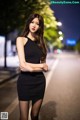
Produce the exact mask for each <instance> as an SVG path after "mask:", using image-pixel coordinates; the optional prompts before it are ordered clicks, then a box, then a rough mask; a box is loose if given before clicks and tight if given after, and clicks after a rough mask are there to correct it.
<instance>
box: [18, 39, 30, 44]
mask: <svg viewBox="0 0 80 120" xmlns="http://www.w3.org/2000/svg"><path fill="white" fill-rule="evenodd" d="M27 41H28V39H27V38H26V37H17V42H20V43H23V45H25V43H26V42H27Z"/></svg>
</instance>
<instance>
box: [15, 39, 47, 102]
mask: <svg viewBox="0 0 80 120" xmlns="http://www.w3.org/2000/svg"><path fill="white" fill-rule="evenodd" d="M27 38H28V37H27ZM24 53H25V59H26V61H27V62H30V63H35V64H37V63H40V59H41V57H42V54H43V53H42V50H41V49H40V48H39V46H38V45H37V43H36V41H32V40H31V39H30V38H28V41H27V43H26V44H25V45H24ZM45 85H46V80H45V76H44V73H43V72H23V71H21V72H20V74H19V78H18V80H17V91H18V99H19V100H22V101H29V100H33V101H37V100H39V99H43V97H44V92H45Z"/></svg>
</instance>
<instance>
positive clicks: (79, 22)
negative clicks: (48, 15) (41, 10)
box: [51, 4, 80, 40]
mask: <svg viewBox="0 0 80 120" xmlns="http://www.w3.org/2000/svg"><path fill="white" fill-rule="evenodd" d="M51 8H52V9H53V11H54V16H55V17H56V18H57V19H58V20H59V21H60V22H62V26H60V29H61V30H62V32H63V33H64V40H66V39H75V40H77V39H79V38H80V4H78V5H72V4H71V5H60V4H59V5H53V4H52V5H51Z"/></svg>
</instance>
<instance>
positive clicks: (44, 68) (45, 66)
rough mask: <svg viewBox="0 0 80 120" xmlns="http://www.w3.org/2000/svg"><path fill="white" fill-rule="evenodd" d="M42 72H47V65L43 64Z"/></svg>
mask: <svg viewBox="0 0 80 120" xmlns="http://www.w3.org/2000/svg"><path fill="white" fill-rule="evenodd" d="M43 70H44V71H45V72H47V71H48V65H47V64H46V63H43Z"/></svg>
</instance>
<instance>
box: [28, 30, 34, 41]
mask: <svg viewBox="0 0 80 120" xmlns="http://www.w3.org/2000/svg"><path fill="white" fill-rule="evenodd" d="M27 36H28V37H29V38H31V39H32V40H35V38H34V35H33V34H32V33H31V32H29V34H28V35H27Z"/></svg>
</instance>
